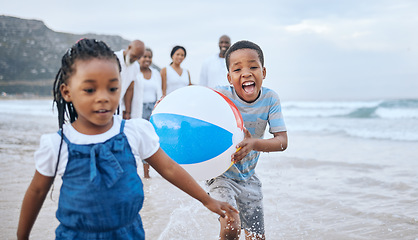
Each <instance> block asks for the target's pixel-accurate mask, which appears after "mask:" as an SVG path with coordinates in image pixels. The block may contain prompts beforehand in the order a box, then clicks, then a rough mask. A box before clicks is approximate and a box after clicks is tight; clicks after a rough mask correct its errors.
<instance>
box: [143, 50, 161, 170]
mask: <svg viewBox="0 0 418 240" xmlns="http://www.w3.org/2000/svg"><path fill="white" fill-rule="evenodd" d="M138 62H139V66H140V70H141V74H140V76H139V78H140V81H141V82H143V83H144V95H143V100H144V103H143V107H142V118H143V119H146V120H149V119H150V117H151V113H152V110H153V109H154V105H155V103H156V102H157V100H158V99H160V98H161V95H162V93H161V76H160V73H159V72H158V70H157V69H155V68H153V67H151V64H152V50H151V49H150V48H146V49H145V52H144V55H142V57H141V58H140V59H139V60H138ZM142 163H143V165H144V177H145V178H149V177H150V176H149V164H148V163H147V162H145V161H143V162H142Z"/></svg>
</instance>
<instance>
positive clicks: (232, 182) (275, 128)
mask: <svg viewBox="0 0 418 240" xmlns="http://www.w3.org/2000/svg"><path fill="white" fill-rule="evenodd" d="M225 61H226V67H227V69H228V75H227V77H228V81H229V83H230V85H231V86H224V87H219V88H217V89H216V90H218V91H219V92H221V93H223V94H224V95H226V96H227V97H228V98H229V99H231V100H232V102H234V104H235V105H236V106H237V107H238V110H239V111H240V112H241V114H242V117H243V120H244V126H245V128H246V129H245V130H244V131H245V138H244V140H243V141H242V142H240V143H239V144H238V145H237V146H236V147H237V152H236V153H234V154H233V155H232V161H233V162H234V164H233V165H232V167H231V168H230V169H228V171H227V172H225V173H224V174H223V175H221V176H219V177H216V178H214V179H211V180H210V181H208V185H209V193H210V195H211V196H213V197H214V198H215V199H219V200H222V201H226V202H228V203H229V204H231V205H232V206H234V207H235V208H236V209H238V210H239V211H240V213H239V214H237V213H234V214H233V216H232V218H220V219H219V221H220V224H221V232H220V239H239V236H240V232H241V228H244V229H245V235H246V239H265V235H264V214H263V205H262V199H263V195H262V192H261V182H260V180H259V179H258V177H257V175H256V174H255V172H254V170H255V166H256V165H257V161H258V158H259V155H260V152H261V151H262V152H272V151H284V150H285V149H286V148H287V133H286V126H285V124H284V121H283V116H282V113H281V106H280V100H279V98H278V95H277V94H276V93H275V92H274V91H273V90H271V89H268V88H265V87H262V83H263V79H264V78H265V77H266V68H265V67H264V56H263V51H262V50H261V48H260V47H259V46H258V45H257V44H254V43H252V42H249V41H239V42H237V43H235V44H234V45H232V46H231V47H230V48H229V49H228V51H227V52H226V57H225ZM267 123H269V125H270V133H272V134H273V138H270V139H263V135H264V131H265V129H266V125H267Z"/></svg>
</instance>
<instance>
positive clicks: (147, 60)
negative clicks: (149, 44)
mask: <svg viewBox="0 0 418 240" xmlns="http://www.w3.org/2000/svg"><path fill="white" fill-rule="evenodd" d="M151 63H152V53H151V52H150V51H145V53H144V55H142V57H141V58H140V59H139V66H141V68H142V67H144V68H149V66H151Z"/></svg>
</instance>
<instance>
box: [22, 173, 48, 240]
mask: <svg viewBox="0 0 418 240" xmlns="http://www.w3.org/2000/svg"><path fill="white" fill-rule="evenodd" d="M53 182H54V178H53V177H46V176H44V175H42V174H40V173H39V172H38V171H36V172H35V175H34V176H33V179H32V182H31V183H30V185H29V187H28V190H27V191H26V194H25V197H24V198H23V203H22V209H21V210H20V218H19V225H18V227H17V238H18V239H29V234H30V231H31V230H32V227H33V224H34V223H35V220H36V218H37V216H38V213H39V211H40V210H41V207H42V204H43V203H44V201H45V197H46V195H47V194H48V191H49V189H50V188H51V185H52V183H53Z"/></svg>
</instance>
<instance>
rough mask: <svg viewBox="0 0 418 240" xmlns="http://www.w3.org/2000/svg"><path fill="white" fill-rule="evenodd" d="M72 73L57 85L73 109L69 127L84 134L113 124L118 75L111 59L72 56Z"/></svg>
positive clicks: (95, 131) (117, 103)
mask: <svg viewBox="0 0 418 240" xmlns="http://www.w3.org/2000/svg"><path fill="white" fill-rule="evenodd" d="M73 67H74V69H75V71H74V74H73V75H72V76H71V77H70V78H69V79H68V80H67V84H62V85H61V94H62V96H63V98H64V100H65V101H67V102H72V103H73V105H74V108H75V109H76V111H77V114H78V117H77V120H76V121H75V122H74V123H73V127H74V128H75V129H76V130H77V131H79V132H81V133H83V134H88V135H95V134H100V133H104V132H106V131H107V130H109V129H110V128H111V127H112V125H113V114H114V113H115V111H116V109H117V107H118V105H119V98H120V76H119V69H118V65H117V63H116V61H115V60H109V59H97V58H93V59H89V60H76V61H75V63H74V66H73Z"/></svg>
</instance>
